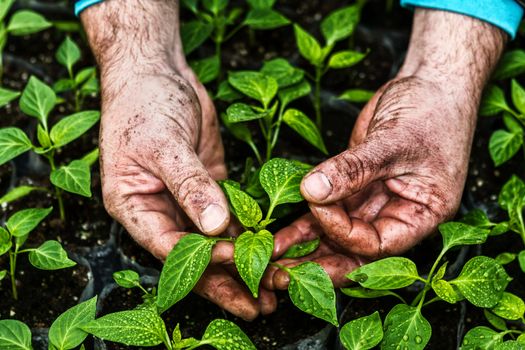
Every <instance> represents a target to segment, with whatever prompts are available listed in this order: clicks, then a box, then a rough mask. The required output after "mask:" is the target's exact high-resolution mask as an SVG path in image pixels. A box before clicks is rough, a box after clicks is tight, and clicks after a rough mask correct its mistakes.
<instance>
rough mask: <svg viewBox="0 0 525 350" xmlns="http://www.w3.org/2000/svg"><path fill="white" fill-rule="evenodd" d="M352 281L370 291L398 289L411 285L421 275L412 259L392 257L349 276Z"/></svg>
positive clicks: (362, 267) (366, 266)
mask: <svg viewBox="0 0 525 350" xmlns="http://www.w3.org/2000/svg"><path fill="white" fill-rule="evenodd" d="M347 277H348V278H349V279H351V280H352V281H355V282H358V283H359V284H360V285H361V286H363V287H365V288H370V289H379V290H387V289H398V288H403V287H407V286H409V285H411V284H412V283H414V282H415V281H416V280H417V279H419V275H418V273H417V267H416V264H414V262H412V261H411V260H410V259H407V258H403V257H391V258H385V259H381V260H378V261H374V262H372V263H370V264H366V265H363V266H361V267H359V268H357V269H355V270H354V271H352V272H351V273H350V274H348V275H347Z"/></svg>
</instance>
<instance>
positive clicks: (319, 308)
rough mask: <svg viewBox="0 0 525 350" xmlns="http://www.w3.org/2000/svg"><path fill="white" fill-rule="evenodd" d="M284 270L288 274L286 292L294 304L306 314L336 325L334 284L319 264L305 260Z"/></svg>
mask: <svg viewBox="0 0 525 350" xmlns="http://www.w3.org/2000/svg"><path fill="white" fill-rule="evenodd" d="M286 271H287V272H288V273H289V275H290V284H289V285H288V293H289V294H290V298H291V299H292V302H293V303H294V305H295V306H297V307H298V308H299V309H300V310H302V311H304V312H306V313H307V314H310V315H313V316H315V317H318V318H320V319H322V320H325V321H327V322H330V323H331V324H333V325H334V326H338V322H337V313H336V310H335V291H334V286H333V284H332V280H330V276H328V274H327V273H326V271H325V270H324V269H323V268H322V267H321V265H319V264H317V263H314V262H305V263H302V264H300V265H297V266H295V267H292V268H289V269H287V270H286Z"/></svg>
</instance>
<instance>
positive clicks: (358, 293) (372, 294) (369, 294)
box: [341, 286, 405, 302]
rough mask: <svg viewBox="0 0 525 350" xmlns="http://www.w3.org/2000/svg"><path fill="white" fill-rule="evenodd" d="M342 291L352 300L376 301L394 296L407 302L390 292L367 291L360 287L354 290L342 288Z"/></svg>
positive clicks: (353, 288)
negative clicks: (376, 299)
mask: <svg viewBox="0 0 525 350" xmlns="http://www.w3.org/2000/svg"><path fill="white" fill-rule="evenodd" d="M341 291H342V292H343V293H344V294H346V295H348V296H350V297H352V298H360V299H375V298H380V297H387V296H392V297H395V298H398V299H399V300H401V301H402V302H405V301H404V300H403V299H402V298H401V297H400V296H399V295H397V294H396V293H394V292H392V291H389V290H374V289H366V288H363V287H360V286H358V287H352V288H341Z"/></svg>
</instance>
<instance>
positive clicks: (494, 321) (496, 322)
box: [483, 309, 507, 331]
mask: <svg viewBox="0 0 525 350" xmlns="http://www.w3.org/2000/svg"><path fill="white" fill-rule="evenodd" d="M483 315H484V316H485V318H486V319H487V321H488V322H489V323H490V324H491V325H492V326H493V327H494V328H496V329H498V330H500V331H504V330H507V324H506V323H505V320H504V319H502V318H501V317H499V316H496V315H494V314H493V313H492V312H490V311H489V310H487V309H483Z"/></svg>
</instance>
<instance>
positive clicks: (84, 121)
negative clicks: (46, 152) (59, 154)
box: [49, 111, 100, 147]
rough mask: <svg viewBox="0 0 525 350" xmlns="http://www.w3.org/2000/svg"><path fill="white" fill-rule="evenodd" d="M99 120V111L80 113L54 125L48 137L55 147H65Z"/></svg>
mask: <svg viewBox="0 0 525 350" xmlns="http://www.w3.org/2000/svg"><path fill="white" fill-rule="evenodd" d="M99 120H100V112H99V111H82V112H79V113H75V114H72V115H70V116H68V117H65V118H62V119H61V120H60V121H59V122H58V123H56V124H55V125H54V126H53V128H52V129H51V132H50V134H49V136H50V137H51V141H53V144H54V145H55V147H61V146H64V145H67V144H68V143H70V142H71V141H73V140H76V139H77V138H79V137H80V136H82V135H83V134H84V133H85V132H86V131H88V130H89V129H91V127H92V126H93V125H95V124H96V123H97V122H98V121H99Z"/></svg>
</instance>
